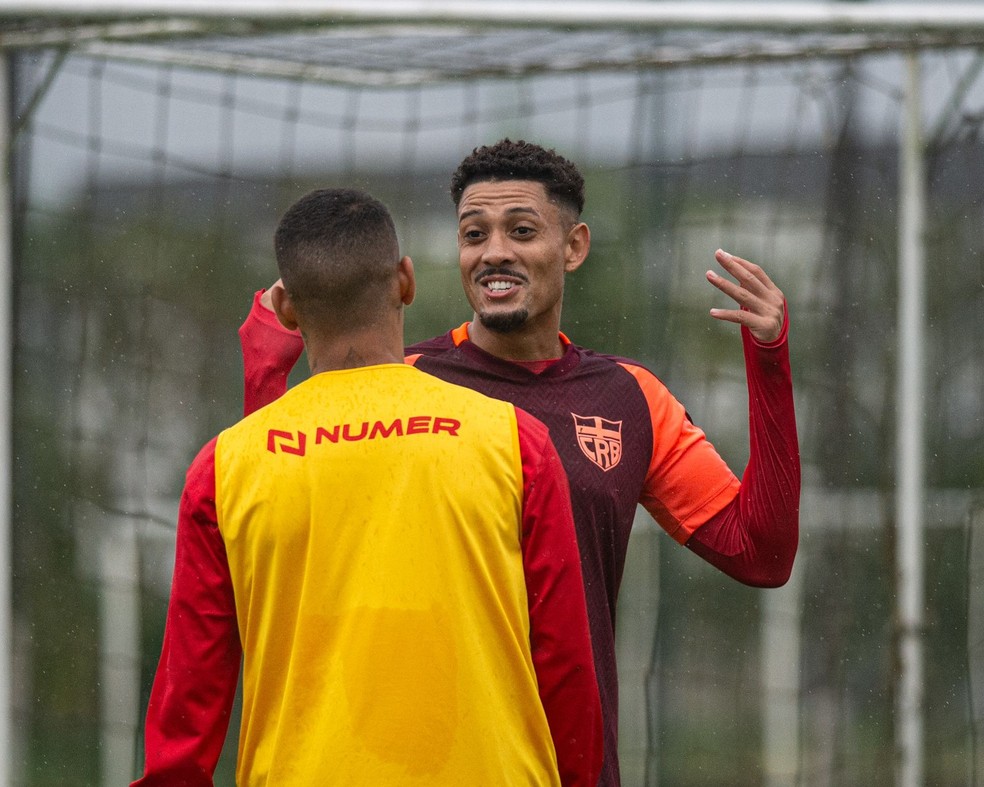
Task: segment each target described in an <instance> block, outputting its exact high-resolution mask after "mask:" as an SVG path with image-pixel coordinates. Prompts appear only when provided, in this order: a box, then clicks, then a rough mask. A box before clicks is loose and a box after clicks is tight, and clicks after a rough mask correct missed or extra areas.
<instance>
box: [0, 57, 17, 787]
mask: <svg viewBox="0 0 984 787" xmlns="http://www.w3.org/2000/svg"><path fill="white" fill-rule="evenodd" d="M11 89H12V88H11V84H10V59H9V58H8V57H7V56H6V55H3V54H0V155H2V156H3V159H2V160H0V785H3V786H4V787H6V785H8V784H10V782H11V745H10V744H11V733H12V729H13V727H12V718H11V716H12V708H13V706H12V694H11V685H12V678H11V673H12V671H13V650H14V649H13V624H12V618H13V615H12V611H11V610H12V592H11V565H10V564H11V553H12V549H11V543H10V539H11V529H12V528H11V488H12V480H11V473H12V468H11V456H12V453H13V452H12V449H11V446H12V445H13V434H12V426H11V424H12V418H11V407H12V402H13V393H12V392H13V382H12V376H13V375H12V367H13V317H12V306H11V301H12V298H11V291H12V289H13V261H12V256H13V254H12V240H11V218H10V216H11V210H12V205H13V200H12V199H11V183H12V181H13V178H12V175H11V171H10V163H11V156H10V146H11V144H12V140H11V134H10V128H11V122H10V117H11V112H10V101H11Z"/></svg>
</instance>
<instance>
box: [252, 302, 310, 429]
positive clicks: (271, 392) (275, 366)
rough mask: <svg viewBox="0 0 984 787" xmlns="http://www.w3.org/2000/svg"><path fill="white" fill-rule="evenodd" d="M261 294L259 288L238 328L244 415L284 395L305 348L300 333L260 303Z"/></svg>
mask: <svg viewBox="0 0 984 787" xmlns="http://www.w3.org/2000/svg"><path fill="white" fill-rule="evenodd" d="M262 294H263V290H260V291H259V292H257V293H256V294H255V295H254V296H253V304H252V307H251V308H250V311H249V314H248V315H247V316H246V320H245V321H244V322H243V324H242V326H240V328H239V344H240V347H241V348H242V353H243V377H244V395H243V414H244V415H249V414H250V413H252V412H254V411H256V410H259V409H260V408H261V407H263V406H264V405H267V404H269V403H270V402H272V401H274V400H275V399H277V398H279V397H280V396H282V395H283V393H284V391H286V390H287V376H288V375H289V374H290V370H291V369H292V368H293V367H294V364H295V363H297V359H298V358H299V357H300V355H301V352H302V350H303V349H304V343H303V342H302V340H301V336H300V334H299V333H297V332H295V331H288V330H287V329H286V328H284V327H283V326H282V325H281V324H280V322H279V321H278V320H277V317H276V315H274V313H273V312H272V311H270V310H269V309H267V308H265V307H264V306H262V305H261V304H260V296H261V295H262Z"/></svg>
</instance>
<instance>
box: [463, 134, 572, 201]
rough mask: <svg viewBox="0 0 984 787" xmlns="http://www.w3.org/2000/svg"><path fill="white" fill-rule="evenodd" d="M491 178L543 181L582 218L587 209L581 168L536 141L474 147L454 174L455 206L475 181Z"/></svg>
mask: <svg viewBox="0 0 984 787" xmlns="http://www.w3.org/2000/svg"><path fill="white" fill-rule="evenodd" d="M491 180H532V181H536V182H538V183H542V184H543V186H544V188H546V190H547V194H548V195H549V196H550V198H551V199H554V200H556V201H557V203H559V204H560V205H561V206H562V207H565V208H567V209H569V210H571V211H573V212H574V216H575V218H578V217H580V215H581V211H583V210H584V177H583V176H582V175H581V172H580V171H579V170H578V168H577V167H576V166H575V165H574V164H573V163H572V162H570V161H568V160H567V159H566V158H564V157H563V156H561V155H560V154H559V153H557V152H556V151H555V150H553V149H547V148H544V147H542V146H540V145H537V144H535V143H533V142H525V141H523V140H519V141H517V142H513V141H512V140H509V139H503V140H500V141H499V142H496V143H495V144H494V145H486V146H484V147H480V148H475V149H474V150H473V151H472V152H471V154H470V155H468V156H467V157H466V158H465V159H464V160H463V161H462V162H461V164H459V165H458V168H457V169H456V170H455V171H454V174H453V175H452V176H451V199H452V200H453V201H454V204H455V207H457V206H458V204H459V203H460V202H461V195H462V194H463V193H464V191H465V189H466V188H467V187H468V186H470V185H471V184H472V183H478V182H481V181H491Z"/></svg>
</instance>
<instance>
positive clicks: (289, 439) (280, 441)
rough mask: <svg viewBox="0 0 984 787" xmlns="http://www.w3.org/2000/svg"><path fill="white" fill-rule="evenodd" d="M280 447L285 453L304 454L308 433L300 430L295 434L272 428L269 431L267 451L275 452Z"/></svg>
mask: <svg viewBox="0 0 984 787" xmlns="http://www.w3.org/2000/svg"><path fill="white" fill-rule="evenodd" d="M278 448H279V449H280V450H281V451H282V452H283V453H285V454H297V455H298V456H304V452H305V450H306V449H307V435H306V434H304V432H298V433H297V435H296V436H295V435H294V433H293V432H284V431H281V430H280V429H271V430H270V431H269V432H268V433H267V451H269V452H270V453H271V454H275V453H277V449H278Z"/></svg>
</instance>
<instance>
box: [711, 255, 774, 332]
mask: <svg viewBox="0 0 984 787" xmlns="http://www.w3.org/2000/svg"><path fill="white" fill-rule="evenodd" d="M714 257H715V259H716V260H717V262H718V264H719V265H720V266H721V267H722V268H724V270H725V271H726V272H727V273H729V274H731V276H733V277H734V279H735V281H731V280H730V279H728V278H726V277H724V276H721V275H719V274H717V273H715V272H714V271H707V274H706V275H707V280H708V281H709V282H710V283H711V284H712V285H714V286H715V287H717V289H719V290H720V291H721V292H723V293H724V294H725V295H727V296H728V297H729V298H731V299H732V300H733V301H735V302H736V303H737V305H738V307H739V308H738V309H718V308H715V309H711V316H712V317H713V318H714V319H716V320H723V321H725V322H733V323H738V324H740V325H745V326H747V327H748V329H749V330H750V331H751V332H752V335H753V336H754V337H755V338H756V339H758V340H759V341H761V342H765V343H768V342H772V341H775V340H776V339H777V338H779V334H780V333H781V332H782V325H783V320H784V319H785V314H784V303H785V297H784V296H783V294H782V291H781V290H780V289H779V288H778V287H777V286H776V285H775V284H774V283H773V281H772V279H770V278H769V276H768V274H766V272H765V271H764V270H762V268H761V267H759V266H758V265H756V264H755V263H754V262H749V261H748V260H745V259H742V258H741V257H736V256H734V255H733V254H729V253H728V252H726V251H722V250H721V249H718V250H717V251H716V252H715V254H714Z"/></svg>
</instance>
